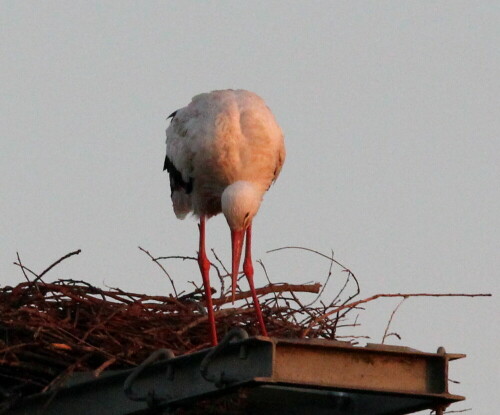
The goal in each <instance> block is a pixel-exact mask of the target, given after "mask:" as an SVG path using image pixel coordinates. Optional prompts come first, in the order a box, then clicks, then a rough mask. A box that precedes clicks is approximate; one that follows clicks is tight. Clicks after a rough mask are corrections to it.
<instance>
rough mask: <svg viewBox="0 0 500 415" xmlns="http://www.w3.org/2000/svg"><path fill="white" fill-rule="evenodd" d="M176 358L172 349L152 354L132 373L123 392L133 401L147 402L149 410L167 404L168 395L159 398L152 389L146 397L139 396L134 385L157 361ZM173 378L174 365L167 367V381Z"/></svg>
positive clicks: (160, 350)
mask: <svg viewBox="0 0 500 415" xmlns="http://www.w3.org/2000/svg"><path fill="white" fill-rule="evenodd" d="M174 357H175V355H174V353H173V352H172V350H170V349H159V350H157V351H155V352H154V353H152V354H151V355H150V356H149V357H148V358H147V359H146V360H144V362H142V363H141V364H140V365H139V366H137V367H136V368H135V369H134V370H133V371H132V373H131V374H130V375H129V376H128V377H127V379H125V383H124V384H123V392H124V393H125V395H126V396H127V398H128V399H130V400H132V401H145V402H146V403H147V405H148V407H149V408H152V407H154V406H158V405H160V404H163V403H166V401H168V398H169V397H168V395H166V396H163V397H159V396H158V395H157V394H156V393H155V390H154V389H150V390H149V391H148V392H147V394H146V395H139V394H138V393H137V392H136V391H135V390H134V389H133V385H134V382H135V381H136V379H137V378H138V377H139V375H140V374H141V373H142V372H143V371H144V370H145V369H146V368H148V367H149V366H151V365H152V364H153V363H155V362H156V361H157V360H163V359H165V360H170V359H173V358H174ZM172 377H173V368H172V365H168V367H167V379H171V378H172Z"/></svg>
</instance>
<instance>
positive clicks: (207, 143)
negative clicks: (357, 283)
mask: <svg viewBox="0 0 500 415" xmlns="http://www.w3.org/2000/svg"><path fill="white" fill-rule="evenodd" d="M284 160H285V147H284V140H283V133H282V132H281V129H280V127H279V126H278V124H277V123H276V120H275V119H274V116H273V114H272V113H271V111H270V110H269V108H268V107H267V106H266V104H265V103H264V101H263V100H262V99H261V98H260V97H258V96H257V95H255V94H254V93H252V92H248V91H244V90H234V91H233V90H225V91H213V92H210V93H207V94H200V95H197V96H195V97H194V98H193V100H192V102H191V103H190V104H189V105H188V106H186V107H184V108H182V109H180V110H178V111H176V112H174V113H173V114H172V121H171V123H170V126H169V127H168V129H167V157H166V159H165V166H164V168H165V169H166V170H168V172H169V174H170V188H171V196H172V202H173V207H174V211H175V214H176V215H177V217H178V218H180V219H183V218H184V217H185V216H186V215H187V214H188V213H190V212H193V213H194V214H195V215H196V216H198V217H199V218H200V250H199V253H198V262H199V265H200V270H201V273H202V277H203V283H204V288H205V293H206V299H207V309H208V314H209V321H210V325H211V338H212V343H213V344H216V343H217V335H216V331H215V320H214V315H213V308H212V301H211V290H210V283H209V276H208V272H209V268H210V263H209V262H208V259H207V257H206V253H205V221H206V219H207V218H210V217H211V216H214V215H217V214H218V213H220V212H222V213H223V214H224V216H225V217H226V220H227V222H228V225H229V227H230V229H231V241H232V258H233V261H232V279H233V290H232V293H233V300H234V292H235V287H236V279H237V274H238V268H239V262H240V257H241V251H242V246H243V241H244V239H245V237H246V248H245V260H244V263H243V270H244V272H245V275H246V276H247V279H248V282H249V285H250V289H251V291H252V295H253V299H254V303H255V308H256V312H257V316H258V319H259V324H260V326H261V331H262V333H263V334H267V333H266V329H265V326H264V321H263V318H262V313H261V311H260V306H259V303H258V300H257V296H256V294H255V288H254V284H253V267H252V261H251V229H252V219H253V217H254V216H255V215H256V213H257V211H258V209H259V206H260V203H261V201H262V198H263V195H264V193H265V192H266V191H267V189H269V187H270V186H271V184H272V182H273V181H274V180H276V178H277V177H278V175H279V172H280V170H281V167H282V165H283V162H284Z"/></svg>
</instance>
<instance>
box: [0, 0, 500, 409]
mask: <svg viewBox="0 0 500 415" xmlns="http://www.w3.org/2000/svg"><path fill="white" fill-rule="evenodd" d="M499 31H500V3H499V2H497V1H491V2H487V1H475V2H472V1H447V2H444V1H443V2H435V1H432V2H428V1H406V2H401V1H376V2H368V1H359V2H348V1H345V2H334V1H330V2H328V1H314V2H311V1H307V2H306V1H304V2H296V1H252V2H238V1H219V2H215V1H214V2H194V1H192V2H188V1H183V2H180V1H179V2H158V1H156V2H155V1H148V2H136V1H121V2H116V1H115V2H111V1H110V2H89V1H85V2H77V1H72V2H54V1H46V2H43V3H42V2H34V1H32V2H28V1H1V2H0V34H1V44H0V59H1V69H0V88H1V90H0V140H1V141H0V160H1V165H0V185H1V202H0V206H1V212H0V213H1V228H0V232H1V240H0V244H1V245H0V271H1V281H0V282H2V283H4V284H16V283H18V282H20V281H22V275H21V273H20V272H19V270H18V269H17V268H16V267H15V266H14V265H12V262H13V261H14V260H15V258H16V251H18V252H19V253H20V255H21V258H22V259H23V261H24V262H25V264H26V265H28V266H30V267H31V268H33V269H34V270H35V271H41V270H43V269H44V268H45V267H46V266H48V265H49V264H50V263H52V262H53V261H54V260H56V259H57V258H59V257H61V256H62V255H64V254H66V253H67V252H69V251H72V250H75V249H77V248H81V249H82V253H81V254H80V255H79V256H77V257H73V258H71V259H69V260H68V261H66V262H65V263H63V264H61V265H60V266H59V267H58V268H57V269H55V270H54V271H53V272H52V273H51V276H52V277H53V278H56V277H68V278H74V279H84V280H86V281H89V282H90V283H92V284H96V285H100V286H102V285H103V284H106V285H109V286H118V287H120V288H122V289H124V290H130V291H143V292H148V293H156V294H167V293H169V284H168V281H167V280H166V279H165V278H164V277H163V276H162V275H161V273H160V272H159V270H158V269H156V268H155V267H154V264H152V263H151V262H150V261H149V260H148V258H147V257H146V256H145V255H144V254H143V253H142V252H140V251H139V250H138V249H137V246H138V245H141V246H143V247H144V248H146V249H148V250H150V251H151V252H152V253H153V254H154V255H176V254H181V255H193V254H195V252H196V249H197V239H198V233H197V227H196V221H194V220H193V219H186V220H185V221H179V220H177V219H176V218H175V216H174V214H173V212H172V210H171V203H170V199H169V193H170V192H169V188H168V177H167V175H166V174H165V173H163V172H162V164H163V158H164V138H165V133H164V131H165V128H166V126H167V121H166V120H165V118H166V116H167V115H168V114H170V113H171V112H172V111H174V110H175V109H177V108H179V107H181V106H184V105H186V104H187V103H188V102H189V101H190V99H191V97H192V96H193V95H195V94H197V93H200V92H206V91H211V90H214V89H224V88H244V89H249V90H252V91H254V92H256V93H258V94H259V95H261V96H262V97H263V98H264V99H265V100H266V101H267V103H268V105H269V106H270V107H271V109H272V110H273V112H274V113H275V115H276V118H277V119H278V122H279V123H280V124H281V126H282V129H283V131H284V133H285V137H286V145H287V150H288V157H287V160H286V163H285V166H284V168H283V171H282V174H281V176H280V178H279V180H278V182H277V183H276V185H275V186H273V187H272V188H271V191H270V192H269V194H267V195H266V198H265V200H264V203H263V205H262V208H261V211H260V212H259V215H258V216H257V218H256V219H255V222H254V257H255V258H256V259H259V258H260V259H262V260H263V261H264V262H265V263H266V264H267V266H268V269H269V272H270V275H271V278H272V279H273V280H274V281H291V282H296V283H299V282H305V281H316V280H318V281H323V279H324V277H325V276H326V273H327V271H328V263H327V262H322V260H321V259H320V258H319V257H314V256H312V255H308V254H306V253H303V252H291V251H288V252H287V251H284V252H279V253H274V254H266V251H267V250H269V249H272V248H277V247H280V246H285V245H300V246H305V247H309V248H312V249H317V250H320V251H322V252H325V253H329V252H330V250H331V249H333V250H334V251H335V256H336V258H337V259H338V260H340V261H341V262H343V263H345V264H346V265H347V266H348V267H350V268H351V269H352V271H353V272H354V273H355V274H356V275H357V276H358V278H359V279H360V282H361V285H362V290H363V296H366V297H367V296H370V295H372V294H376V293H379V292H386V293H387V292H443V293H446V292H492V293H494V294H498V278H499V269H500V261H499V259H498V258H499V255H498V253H499V251H500V242H499V231H500V219H499V212H500V191H499V189H500V167H499V166H500V141H499V132H500V131H499V130H500V128H499V127H500V123H499V110H500V105H499V98H498V97H499V94H500V87H499V80H498V79H499V76H498V75H499V73H500V65H499V63H500V48H499V44H500V34H499ZM207 231H208V246H209V247H213V248H215V249H216V251H217V252H218V253H219V254H220V256H221V257H222V258H223V259H224V260H226V261H227V260H228V258H229V256H230V244H229V231H228V229H227V226H226V224H225V221H224V219H223V218H219V217H218V218H214V219H212V220H210V221H209V223H208V230H207ZM167 265H168V269H169V271H170V272H171V273H172V275H173V276H174V277H175V278H176V280H177V284H178V286H179V287H181V288H182V287H184V288H185V287H188V285H187V281H188V280H196V281H199V279H200V277H199V275H198V269H197V266H196V264H194V263H191V264H180V263H176V262H171V263H168V264H167ZM47 277H49V275H48V276H47ZM256 281H257V285H264V284H265V283H266V281H265V278H264V275H263V273H262V271H261V269H260V268H257V274H256ZM334 288H335V287H334V286H332V288H331V289H332V290H334ZM396 304H397V301H390V300H380V301H379V302H378V303H377V304H372V305H368V306H367V311H365V312H364V313H362V314H361V323H362V327H361V328H360V329H359V330H358V331H357V333H358V334H369V335H371V336H372V341H374V342H379V341H380V340H381V337H382V334H383V331H384V329H385V325H386V322H387V320H388V317H389V315H390V312H391V311H392V309H393V308H394V306H395V305H396ZM499 311H500V310H499V307H498V301H497V298H496V297H493V298H490V299H488V298H487V299H411V300H408V301H407V302H405V303H404V304H403V305H402V307H401V309H400V310H399V312H398V314H397V315H396V317H395V319H394V321H393V326H392V328H393V329H394V330H395V331H397V332H398V333H399V334H400V335H401V336H402V340H401V341H398V340H397V339H396V338H391V342H392V343H394V344H403V345H408V346H412V347H415V348H418V349H421V350H424V351H431V352H432V351H435V350H436V349H437V347H438V346H440V345H443V346H445V347H446V349H447V350H448V351H449V352H461V353H467V354H468V357H467V359H465V360H462V361H457V362H453V363H452V367H451V373H450V375H451V377H452V378H453V379H456V380H459V381H460V382H461V384H459V385H456V384H452V385H450V390H451V392H453V393H456V394H463V395H466V396H467V398H468V400H467V401H466V402H465V403H461V404H457V405H456V406H455V407H454V409H463V408H470V407H472V408H473V413H474V414H486V413H493V412H494V411H495V410H496V409H497V408H498V393H497V390H498V383H499V380H500V379H499V376H498V375H499V364H498V344H499V340H500V339H499V333H498V315H499Z"/></svg>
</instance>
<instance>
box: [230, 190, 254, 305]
mask: <svg viewBox="0 0 500 415" xmlns="http://www.w3.org/2000/svg"><path fill="white" fill-rule="evenodd" d="M261 201H262V192H261V191H260V190H259V188H258V187H256V186H255V185H254V184H252V183H250V182H246V181H238V182H235V183H233V184H231V185H230V186H228V187H226V189H225V190H224V192H223V193H222V199H221V204H222V213H224V216H225V217H226V220H227V223H228V225H229V228H230V229H231V245H232V272H231V275H232V282H233V283H232V299H233V303H234V295H235V292H236V281H237V279H238V269H239V266H240V258H241V251H242V248H243V240H244V237H245V231H246V230H247V228H248V227H249V226H250V225H251V223H252V219H253V217H254V216H255V215H256V214H257V211H258V210H259V207H260V203H261Z"/></svg>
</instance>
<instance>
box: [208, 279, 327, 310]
mask: <svg viewBox="0 0 500 415" xmlns="http://www.w3.org/2000/svg"><path fill="white" fill-rule="evenodd" d="M320 287H321V285H320V284H319V283H316V284H302V285H300V284H272V285H266V286H265V287H261V288H257V289H256V290H255V292H256V293H257V295H258V296H262V295H266V294H270V293H281V292H303V293H318V292H319V290H320ZM251 296H252V292H251V291H243V292H240V293H238V294H236V296H235V300H242V299H244V298H248V297H251ZM231 301H232V299H231V296H230V295H228V296H225V297H222V298H216V299H214V300H213V302H214V304H215V305H219V304H226V303H230V302H231Z"/></svg>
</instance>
